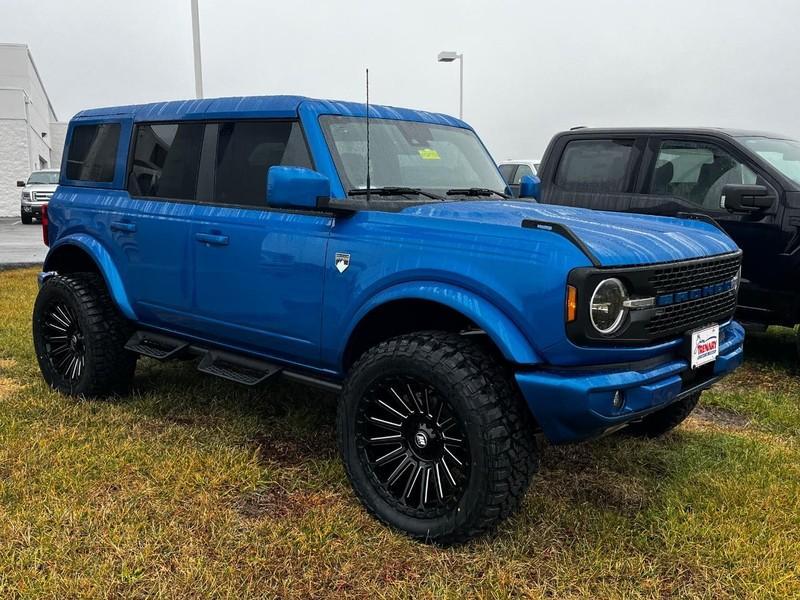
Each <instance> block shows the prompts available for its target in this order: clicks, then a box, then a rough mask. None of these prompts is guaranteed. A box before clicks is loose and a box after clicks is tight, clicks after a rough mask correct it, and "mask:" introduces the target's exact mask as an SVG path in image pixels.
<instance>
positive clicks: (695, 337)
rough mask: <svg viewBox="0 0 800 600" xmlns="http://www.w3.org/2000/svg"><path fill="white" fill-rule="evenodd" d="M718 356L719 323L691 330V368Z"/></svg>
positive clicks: (711, 360)
mask: <svg viewBox="0 0 800 600" xmlns="http://www.w3.org/2000/svg"><path fill="white" fill-rule="evenodd" d="M717 356H719V325H710V326H709V327H706V328H705V329H699V330H697V331H693V332H692V368H693V369H696V368H697V367H699V366H701V365H704V364H706V363H710V362H713V361H714V360H716V358H717Z"/></svg>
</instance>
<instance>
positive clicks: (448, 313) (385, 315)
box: [339, 282, 541, 372]
mask: <svg viewBox="0 0 800 600" xmlns="http://www.w3.org/2000/svg"><path fill="white" fill-rule="evenodd" d="M431 329H438V330H445V331H463V330H468V331H469V330H475V332H476V333H480V332H484V333H485V334H486V335H485V337H486V338H487V340H488V342H489V344H490V346H491V347H492V349H493V350H496V351H497V353H498V354H499V355H501V356H502V357H503V358H504V359H505V360H507V361H509V362H511V363H517V364H527V365H531V364H538V363H540V362H541V359H540V357H539V354H538V353H537V351H536V349H535V348H534V347H533V346H532V345H531V344H530V343H529V342H528V340H527V339H526V338H525V336H524V334H523V333H522V331H520V329H519V328H518V327H517V325H516V324H515V323H514V322H513V321H511V319H510V318H509V317H508V316H506V315H505V314H504V313H503V312H502V311H501V310H500V309H498V308H497V307H496V306H494V304H492V303H491V302H489V301H488V300H486V299H484V298H482V297H481V296H479V295H477V294H475V293H473V292H471V291H468V290H465V289H462V288H459V287H456V286H451V285H445V284H442V283H440V282H430V283H419V282H413V283H406V284H401V285H398V286H394V287H392V288H389V289H387V290H384V291H382V292H380V293H378V294H376V295H375V296H373V297H372V298H370V299H369V300H368V301H367V302H366V303H364V304H363V305H362V307H361V308H360V309H359V310H358V311H357V313H356V314H355V317H354V318H353V319H352V320H351V325H350V327H349V328H348V330H347V334H346V336H345V339H346V340H347V343H346V345H345V347H344V350H343V351H342V352H341V355H340V357H339V358H340V360H339V364H340V365H341V366H342V372H347V370H348V369H349V367H350V366H351V365H352V364H353V363H354V362H355V361H356V360H357V359H358V357H359V356H360V355H361V354H362V353H363V352H364V351H365V350H367V349H368V348H369V347H371V346H373V345H375V344H377V343H379V342H381V341H383V340H386V339H389V338H391V337H394V336H396V335H402V334H404V333H411V332H413V331H422V330H431Z"/></svg>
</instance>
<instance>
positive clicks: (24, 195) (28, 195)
mask: <svg viewBox="0 0 800 600" xmlns="http://www.w3.org/2000/svg"><path fill="white" fill-rule="evenodd" d="M30 199H31V193H30V192H22V200H23V201H24V202H30Z"/></svg>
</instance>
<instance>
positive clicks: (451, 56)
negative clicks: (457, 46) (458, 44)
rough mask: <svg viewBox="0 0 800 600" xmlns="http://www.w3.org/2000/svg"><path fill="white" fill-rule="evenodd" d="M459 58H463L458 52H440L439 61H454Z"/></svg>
mask: <svg viewBox="0 0 800 600" xmlns="http://www.w3.org/2000/svg"><path fill="white" fill-rule="evenodd" d="M457 58H461V55H460V54H459V53H458V52H446V51H445V52H439V58H438V60H439V62H453V61H454V60H456V59H457Z"/></svg>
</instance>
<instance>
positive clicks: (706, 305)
mask: <svg viewBox="0 0 800 600" xmlns="http://www.w3.org/2000/svg"><path fill="white" fill-rule="evenodd" d="M737 269H738V267H737ZM735 309H736V292H734V291H729V292H725V293H722V294H718V295H716V296H711V297H709V298H698V299H697V300H689V301H688V302H681V303H680V304H674V305H672V306H665V307H663V308H658V309H656V311H655V314H654V315H653V317H652V318H651V319H650V322H649V323H647V326H646V329H647V332H648V333H649V334H650V335H652V336H653V337H656V336H659V335H663V334H667V333H671V332H673V331H686V330H688V329H691V328H694V327H698V326H701V325H707V324H709V323H713V322H715V321H720V320H727V319H729V318H730V317H731V316H733V311H734V310H735Z"/></svg>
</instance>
